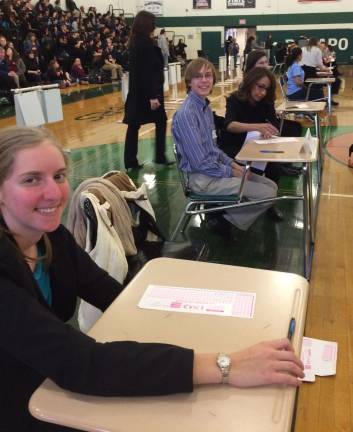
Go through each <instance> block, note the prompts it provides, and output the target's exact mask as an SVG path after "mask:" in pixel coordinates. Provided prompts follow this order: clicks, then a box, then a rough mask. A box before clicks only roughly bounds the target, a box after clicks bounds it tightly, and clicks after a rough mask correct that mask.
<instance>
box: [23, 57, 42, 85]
mask: <svg viewBox="0 0 353 432" xmlns="http://www.w3.org/2000/svg"><path fill="white" fill-rule="evenodd" d="M24 62H25V65H26V78H27V81H28V82H29V83H30V84H32V85H36V84H40V82H41V81H42V71H41V69H40V64H39V58H38V55H37V52H36V51H35V50H34V49H32V50H31V51H29V52H28V53H27V54H26V55H25V58H24Z"/></svg>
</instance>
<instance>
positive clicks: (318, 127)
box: [314, 113, 323, 185]
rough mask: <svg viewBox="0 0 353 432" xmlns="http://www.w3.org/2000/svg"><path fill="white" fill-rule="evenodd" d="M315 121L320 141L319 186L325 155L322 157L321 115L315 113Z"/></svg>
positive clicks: (318, 159) (318, 161) (318, 160)
mask: <svg viewBox="0 0 353 432" xmlns="http://www.w3.org/2000/svg"><path fill="white" fill-rule="evenodd" d="M314 119H315V132H316V137H317V139H318V140H319V153H318V158H317V180H318V183H319V185H321V173H322V163H323V155H322V141H321V127H320V117H319V113H315V115H314Z"/></svg>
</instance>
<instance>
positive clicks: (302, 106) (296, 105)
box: [286, 103, 309, 109]
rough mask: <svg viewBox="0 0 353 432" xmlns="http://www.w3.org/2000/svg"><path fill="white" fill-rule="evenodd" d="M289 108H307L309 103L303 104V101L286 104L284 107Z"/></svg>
mask: <svg viewBox="0 0 353 432" xmlns="http://www.w3.org/2000/svg"><path fill="white" fill-rule="evenodd" d="M291 108H298V109H307V108H309V105H308V104H305V103H295V104H289V105H287V106H286V109H291Z"/></svg>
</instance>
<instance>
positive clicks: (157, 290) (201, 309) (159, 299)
mask: <svg viewBox="0 0 353 432" xmlns="http://www.w3.org/2000/svg"><path fill="white" fill-rule="evenodd" d="M255 302H256V293H251V292H240V291H222V290H210V289H201V288H185V287H173V286H163V285H148V287H147V289H146V291H145V292H144V294H143V296H142V297H141V300H140V301H139V303H138V306H139V307H140V308H141V309H157V310H164V311H171V312H185V313H194V314H206V315H221V316H233V317H238V318H253V316H254V309H255Z"/></svg>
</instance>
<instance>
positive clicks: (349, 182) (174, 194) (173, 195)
mask: <svg viewBox="0 0 353 432" xmlns="http://www.w3.org/2000/svg"><path fill="white" fill-rule="evenodd" d="M341 70H342V72H343V73H344V77H343V88H342V90H341V92H340V95H338V96H337V97H335V100H337V101H338V102H339V106H338V107H337V108H335V109H334V110H333V114H332V116H331V118H328V117H327V116H324V117H323V119H322V125H323V136H324V139H325V144H326V147H325V164H324V172H323V183H322V187H321V193H320V203H319V213H318V220H317V235H316V244H315V252H314V260H313V269H312V276H311V280H310V296H309V305H308V314H307V322H306V330H305V335H306V336H310V337H315V338H319V339H326V340H335V341H337V342H338V363H337V375H336V376H335V377H326V378H319V377H317V380H316V383H315V384H303V385H302V387H301V389H300V391H299V398H298V405H297V415H296V424H295V431H296V432H313V431H315V432H318V431H319V432H321V431H322V432H327V431H330V432H333V431H342V432H343V431H347V432H348V431H352V430H353V392H352V390H353V169H352V168H349V167H348V166H347V159H348V147H349V145H351V144H353V90H352V86H353V66H344V67H341ZM231 90H232V87H231V86H228V87H225V88H222V87H217V88H215V90H214V91H213V94H212V96H211V101H212V107H213V109H214V110H215V111H217V113H218V114H223V113H224V107H225V98H224V96H225V95H226V94H227V93H229V92H230V91H231ZM183 94H184V90H183V86H180V87H179V95H183ZM278 99H279V100H280V97H279V98H278ZM167 100H168V97H167ZM63 102H64V105H63V109H64V121H62V122H58V123H55V124H52V125H49V126H48V127H49V128H50V129H51V130H52V131H53V132H54V133H55V134H56V135H57V136H58V137H59V139H60V141H61V143H62V145H63V147H64V148H65V149H71V153H70V155H69V157H70V159H71V175H70V179H71V184H72V187H73V188H75V187H76V186H77V184H78V183H80V182H81V181H82V180H83V179H85V178H87V177H92V176H99V175H102V174H103V173H104V172H106V171H109V170H112V169H123V168H124V166H123V158H122V155H123V145H124V137H125V132H126V126H125V125H123V124H121V123H118V122H119V121H120V120H121V119H122V116H123V103H122V99H121V92H120V89H119V86H112V85H104V86H93V85H90V86H78V87H74V88H72V89H67V90H65V91H63ZM176 107H177V105H175V104H174V105H173V104H172V105H168V111H167V113H168V118H169V126H170V122H171V118H172V115H173V112H174V110H175V108H176ZM15 123H16V120H15V117H14V112H13V108H11V107H7V106H0V127H1V128H2V127H5V126H8V125H14V124H15ZM306 126H310V125H306ZM168 135H169V136H170V130H168ZM153 136H154V129H153V125H146V126H144V127H142V128H141V131H140V142H139V160H140V161H141V162H145V166H144V168H143V169H142V170H139V171H136V172H132V173H131V177H132V178H133V180H134V181H136V183H138V182H141V181H145V182H147V184H148V188H149V192H150V198H151V201H152V204H153V206H154V208H155V211H156V216H157V220H158V223H159V224H160V226H161V229H162V232H163V233H164V234H165V236H166V237H167V238H168V237H169V236H170V234H171V232H172V231H173V229H174V227H175V225H176V223H177V219H178V218H179V216H180V214H181V210H182V207H183V205H184V198H183V194H182V190H181V187H180V184H179V180H178V174H177V171H176V169H175V167H168V168H165V167H161V166H157V165H154V164H153V163H152V162H151V161H152V160H153ZM168 157H169V158H171V159H172V158H173V156H172V148H171V139H170V138H168ZM352 162H353V156H352ZM300 188H301V183H300V179H295V178H283V180H281V183H280V191H281V192H293V193H295V192H296V191H297V190H300ZM300 206H301V204H299V203H297V204H295V203H292V202H291V203H281V204H280V208H281V210H282V211H283V212H284V215H285V219H284V221H282V222H281V223H274V222H273V221H272V220H271V219H270V218H269V217H268V216H267V215H264V216H263V217H261V218H259V220H258V221H257V222H256V223H255V224H254V226H253V227H251V229H250V230H249V231H248V232H247V233H246V234H245V235H244V236H242V237H241V238H235V239H231V240H227V239H224V238H221V237H219V236H217V235H215V234H212V233H210V232H208V231H207V229H206V228H205V227H203V226H200V223H199V221H197V220H195V221H193V222H191V223H190V224H189V228H188V230H187V231H186V236H187V238H189V239H192V240H195V239H196V240H201V239H202V240H206V241H207V242H208V244H209V247H210V255H209V261H212V262H222V263H226V264H236V265H244V266H249V267H259V268H267V269H275V270H280V271H287V272H294V273H298V274H302V260H303V257H302V249H301V241H302V212H301V207H300ZM180 239H181V238H180ZM235 283H236V281H235ZM283 288H284V289H285V287H283ZM275 307H276V305H274V308H275Z"/></svg>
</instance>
